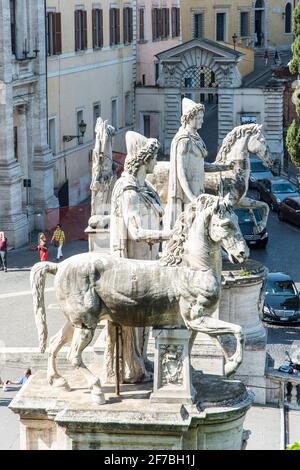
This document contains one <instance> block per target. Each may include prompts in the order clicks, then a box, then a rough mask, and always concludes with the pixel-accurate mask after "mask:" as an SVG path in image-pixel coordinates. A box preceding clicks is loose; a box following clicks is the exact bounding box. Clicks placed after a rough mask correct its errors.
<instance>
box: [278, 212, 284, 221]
mask: <svg viewBox="0 0 300 470" xmlns="http://www.w3.org/2000/svg"><path fill="white" fill-rule="evenodd" d="M278 219H279V220H280V221H281V222H283V221H284V217H283V213H282V212H281V211H279V212H278Z"/></svg>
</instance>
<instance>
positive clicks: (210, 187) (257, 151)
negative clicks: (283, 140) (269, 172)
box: [205, 124, 274, 233]
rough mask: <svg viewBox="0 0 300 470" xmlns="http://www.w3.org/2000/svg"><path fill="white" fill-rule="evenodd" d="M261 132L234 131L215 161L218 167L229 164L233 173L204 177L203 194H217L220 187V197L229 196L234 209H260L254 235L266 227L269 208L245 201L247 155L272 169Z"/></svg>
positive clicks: (251, 127) (252, 127) (251, 128)
mask: <svg viewBox="0 0 300 470" xmlns="http://www.w3.org/2000/svg"><path fill="white" fill-rule="evenodd" d="M262 128H263V126H262V125H259V124H246V125H242V126H238V127H235V128H234V129H233V130H232V131H231V132H229V134H227V136H226V137H225V138H224V140H223V143H222V146H221V148H220V150H219V152H218V155H217V158H216V161H215V163H218V164H220V163H222V164H230V163H232V164H233V169H232V170H227V171H223V172H220V173H206V175H205V191H206V192H209V193H212V194H217V193H218V190H217V188H220V187H221V188H222V194H224V195H225V194H229V195H230V199H231V201H232V203H233V206H234V207H239V208H246V209H252V210H253V209H260V211H261V214H262V220H261V222H259V223H258V224H257V226H256V227H255V229H254V232H255V233H261V232H262V230H263V229H264V228H265V227H266V225H267V222H268V216H269V207H268V205H267V204H266V203H265V202H262V201H256V200H254V199H250V198H249V197H246V194H247V191H248V189H249V178H250V158H249V154H254V155H256V156H257V157H259V158H260V159H261V161H262V163H263V164H264V165H265V166H266V167H268V168H272V167H273V166H274V162H273V160H272V158H271V156H270V154H269V149H268V146H267V144H266V139H265V137H264V135H263V132H262Z"/></svg>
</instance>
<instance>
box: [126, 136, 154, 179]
mask: <svg viewBox="0 0 300 470" xmlns="http://www.w3.org/2000/svg"><path fill="white" fill-rule="evenodd" d="M159 149H160V143H159V142H158V140H157V139H149V140H148V143H147V144H146V145H145V147H143V148H142V149H141V150H140V151H139V152H138V153H134V154H132V155H128V156H127V157H126V160H125V164H124V169H125V171H126V172H127V173H129V174H130V175H133V176H136V174H137V172H138V170H139V168H140V166H141V165H143V164H145V163H147V162H148V161H149V160H150V159H151V158H154V154H155V153H157V152H158V150H159Z"/></svg>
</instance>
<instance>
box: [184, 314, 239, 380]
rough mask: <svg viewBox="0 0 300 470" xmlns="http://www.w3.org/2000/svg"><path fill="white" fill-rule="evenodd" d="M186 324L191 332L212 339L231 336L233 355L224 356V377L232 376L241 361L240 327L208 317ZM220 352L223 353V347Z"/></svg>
mask: <svg viewBox="0 0 300 470" xmlns="http://www.w3.org/2000/svg"><path fill="white" fill-rule="evenodd" d="M187 323H188V327H189V328H191V329H192V330H194V331H199V332H201V333H205V334H207V335H209V336H211V337H213V338H217V339H218V336H221V335H233V336H234V337H235V339H236V351H235V353H234V354H233V355H232V356H231V357H228V355H227V354H225V375H227V376H229V375H231V374H233V373H234V372H235V371H236V370H237V368H238V367H239V365H240V364H241V362H242V360H243V332H242V328H241V326H239V325H235V324H233V323H228V322H224V321H222V320H218V319H217V318H212V317H208V316H203V317H200V318H198V319H196V320H191V321H188V322H187ZM222 350H223V352H224V349H223V347H222Z"/></svg>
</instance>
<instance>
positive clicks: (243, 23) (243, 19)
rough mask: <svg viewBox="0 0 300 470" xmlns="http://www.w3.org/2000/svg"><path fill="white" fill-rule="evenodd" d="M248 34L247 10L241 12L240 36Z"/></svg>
mask: <svg viewBox="0 0 300 470" xmlns="http://www.w3.org/2000/svg"><path fill="white" fill-rule="evenodd" d="M245 36H249V12H248V11H242V12H241V37H245Z"/></svg>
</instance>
